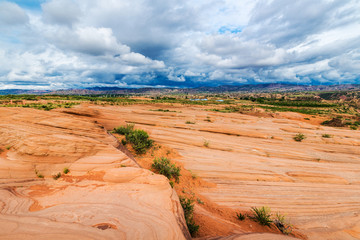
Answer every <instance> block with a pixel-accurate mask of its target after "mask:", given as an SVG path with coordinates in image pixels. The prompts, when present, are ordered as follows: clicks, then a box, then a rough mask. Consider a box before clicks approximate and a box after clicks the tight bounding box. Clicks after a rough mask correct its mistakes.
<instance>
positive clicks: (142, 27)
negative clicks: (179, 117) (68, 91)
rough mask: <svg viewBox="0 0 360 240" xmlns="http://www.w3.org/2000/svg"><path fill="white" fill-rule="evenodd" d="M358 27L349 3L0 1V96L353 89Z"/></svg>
mask: <svg viewBox="0 0 360 240" xmlns="http://www.w3.org/2000/svg"><path fill="white" fill-rule="evenodd" d="M359 28H360V2H359V1H357V0H349V1H342V0H319V1H315V2H314V1H312V0H301V1H300V0H296V1H287V0H244V1H237V0H199V1H190V0H184V1H176V0H155V1H143V0H133V1H125V0H118V1H114V0H103V1H99V0H47V1H45V2H44V3H43V4H42V5H41V8H40V7H39V9H38V10H29V9H26V10H24V9H22V8H21V4H20V6H18V5H16V4H14V3H10V2H5V1H2V2H0V29H1V30H2V34H1V36H0V61H1V63H2V64H1V65H0V85H1V84H2V85H1V86H0V87H6V86H16V85H18V86H21V87H26V85H27V84H28V85H33V86H34V87H38V88H44V87H45V86H48V87H53V88H59V87H74V86H96V85H99V86H100V85H101V86H104V85H106V86H111V85H112V84H113V85H116V86H140V85H141V84H142V83H143V84H144V86H145V85H146V86H148V85H157V86H163V84H170V85H171V86H173V85H176V84H178V85H179V86H187V85H186V84H189V83H188V82H190V83H191V81H198V82H201V83H202V84H208V83H209V84H222V83H245V82H250V83H251V82H277V81H279V82H284V81H289V82H299V83H300V82H305V83H312V82H314V83H319V82H325V83H333V82H334V83H335V82H336V83H338V82H339V81H341V82H356V81H358V79H359V77H360V73H359V71H358V69H359V68H360V67H359V65H360V63H359V59H360V57H359V53H360V32H359V31H358V29H359ZM189 79H191V81H188V80H189Z"/></svg>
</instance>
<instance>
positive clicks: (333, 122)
mask: <svg viewBox="0 0 360 240" xmlns="http://www.w3.org/2000/svg"><path fill="white" fill-rule="evenodd" d="M321 125H325V126H330V127H344V126H345V123H344V121H343V119H341V118H333V119H331V120H325V121H324V122H322V123H321Z"/></svg>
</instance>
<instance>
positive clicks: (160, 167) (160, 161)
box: [151, 157, 181, 183]
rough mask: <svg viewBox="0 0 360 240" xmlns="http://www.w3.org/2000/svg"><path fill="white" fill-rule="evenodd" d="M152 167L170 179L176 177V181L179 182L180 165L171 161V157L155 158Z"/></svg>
mask: <svg viewBox="0 0 360 240" xmlns="http://www.w3.org/2000/svg"><path fill="white" fill-rule="evenodd" d="M151 167H152V168H153V169H155V170H157V172H158V173H159V174H162V175H164V176H165V177H167V178H168V179H169V180H170V179H172V178H174V179H175V182H177V183H179V177H180V176H181V174H180V167H177V166H176V165H175V164H173V163H171V162H170V160H169V159H167V158H165V157H162V158H155V159H154V162H153V164H152V165H151Z"/></svg>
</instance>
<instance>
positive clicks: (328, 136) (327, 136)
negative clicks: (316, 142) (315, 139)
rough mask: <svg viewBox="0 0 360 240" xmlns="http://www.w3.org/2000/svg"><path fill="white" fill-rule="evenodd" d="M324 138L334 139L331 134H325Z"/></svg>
mask: <svg viewBox="0 0 360 240" xmlns="http://www.w3.org/2000/svg"><path fill="white" fill-rule="evenodd" d="M321 136H322V137H323V138H332V136H331V135H330V134H327V133H325V134H323V135H321Z"/></svg>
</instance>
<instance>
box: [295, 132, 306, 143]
mask: <svg viewBox="0 0 360 240" xmlns="http://www.w3.org/2000/svg"><path fill="white" fill-rule="evenodd" d="M305 138H306V137H305V135H304V134H302V133H298V134H296V135H295V137H294V140H295V141H297V142H301V141H302V140H304V139H305Z"/></svg>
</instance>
